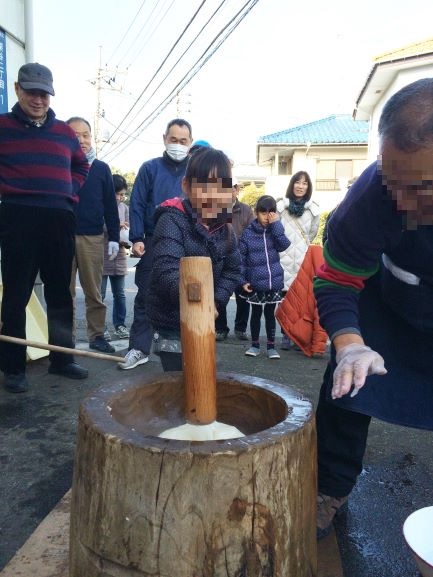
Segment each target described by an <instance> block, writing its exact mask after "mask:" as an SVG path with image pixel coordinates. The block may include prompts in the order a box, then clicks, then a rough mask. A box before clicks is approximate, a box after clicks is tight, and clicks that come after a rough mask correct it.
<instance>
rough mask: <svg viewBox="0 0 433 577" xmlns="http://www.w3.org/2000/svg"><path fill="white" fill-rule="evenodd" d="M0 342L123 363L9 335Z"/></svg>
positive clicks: (107, 356) (116, 358) (121, 359)
mask: <svg viewBox="0 0 433 577" xmlns="http://www.w3.org/2000/svg"><path fill="white" fill-rule="evenodd" d="M0 341H4V342H5V343H13V344H15V345H22V346H24V347H34V348H35V349H45V350H47V351H54V352H56V353H66V354H68V355H78V356H80V357H91V358H92V359H101V360H104V361H116V362H118V363H119V362H121V363H123V362H124V360H125V359H124V358H123V357H115V356H113V355H106V354H104V353H94V352H93V351H82V350H81V349H70V348H68V347H60V346H58V345H50V344H49V343H39V342H37V341H28V340H27V339H19V338H18V337H10V336H9V335H0Z"/></svg>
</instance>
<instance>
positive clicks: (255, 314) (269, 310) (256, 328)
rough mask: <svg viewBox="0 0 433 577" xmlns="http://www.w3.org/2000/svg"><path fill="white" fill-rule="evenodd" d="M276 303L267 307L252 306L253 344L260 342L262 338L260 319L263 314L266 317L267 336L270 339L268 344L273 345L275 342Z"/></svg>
mask: <svg viewBox="0 0 433 577" xmlns="http://www.w3.org/2000/svg"><path fill="white" fill-rule="evenodd" d="M275 306H276V304H275V303H272V304H271V303H269V304H266V305H251V307H252V308H251V320H250V327H251V341H252V342H253V343H258V342H259V337H260V319H261V317H262V312H263V314H264V316H265V329H266V336H267V339H268V344H273V343H274V342H275V327H276V321H275Z"/></svg>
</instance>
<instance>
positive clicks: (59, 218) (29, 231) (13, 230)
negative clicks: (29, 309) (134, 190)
mask: <svg viewBox="0 0 433 577" xmlns="http://www.w3.org/2000/svg"><path fill="white" fill-rule="evenodd" d="M0 246H1V272H2V277H3V298H2V307H1V318H2V323H3V326H2V331H1V332H2V334H4V335H10V336H13V337H18V338H22V339H24V338H25V337H26V306H27V303H28V302H29V299H30V296H31V294H32V290H33V285H34V282H35V279H36V276H37V273H38V272H39V273H40V276H41V280H42V282H43V284H44V296H45V301H46V303H47V320H48V340H49V343H51V344H53V345H60V346H63V347H71V348H73V347H74V344H73V338H72V319H73V309H72V296H71V292H70V288H69V287H70V283H71V271H72V259H73V256H74V249H75V217H74V214H73V212H72V211H68V210H60V209H49V208H41V207H34V206H32V207H30V206H21V205H18V204H9V203H5V202H3V203H1V204H0ZM73 360H74V357H73V355H68V354H63V353H55V352H51V353H50V361H51V363H53V364H55V365H64V364H67V363H70V362H72V361H73ZM0 369H1V370H2V371H3V372H5V373H11V374H14V373H23V372H25V370H26V348H25V347H23V346H21V345H15V344H11V343H5V342H1V343H0Z"/></svg>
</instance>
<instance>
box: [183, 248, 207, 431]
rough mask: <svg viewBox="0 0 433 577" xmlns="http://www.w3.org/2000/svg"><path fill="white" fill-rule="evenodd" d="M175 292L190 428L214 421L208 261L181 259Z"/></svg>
mask: <svg viewBox="0 0 433 577" xmlns="http://www.w3.org/2000/svg"><path fill="white" fill-rule="evenodd" d="M179 293H180V329H181V342H182V362H183V380H184V386H185V418H186V420H187V421H188V422H189V423H191V424H193V425H208V424H210V423H212V422H214V421H215V420H216V344H215V302H214V289H213V273H212V263H211V260H210V258H208V257H183V258H181V260H180V284H179Z"/></svg>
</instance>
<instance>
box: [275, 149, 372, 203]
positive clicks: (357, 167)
mask: <svg viewBox="0 0 433 577" xmlns="http://www.w3.org/2000/svg"><path fill="white" fill-rule="evenodd" d="M337 159H338V160H345V159H347V160H353V175H354V176H359V175H360V174H361V173H362V172H363V170H364V169H365V168H366V167H367V166H368V164H370V163H369V161H368V159H367V148H366V147H365V146H363V147H347V148H345V149H341V148H340V147H333V146H323V147H314V148H313V147H312V148H310V149H309V151H308V153H307V154H306V152H305V150H299V151H295V152H294V154H293V160H292V174H295V173H296V172H298V171H299V170H305V171H306V172H308V174H309V175H310V178H311V180H312V181H313V186H314V183H315V181H316V174H317V163H318V162H319V161H320V160H337ZM291 176H292V175H291V174H290V175H284V176H275V175H272V176H268V177H267V178H266V184H265V186H266V194H270V195H272V196H274V197H275V198H281V197H283V196H285V194H286V190H287V186H288V185H289V182H290V178H291ZM346 190H347V187H346V183H345V182H342V183H341V188H340V190H327V191H324V190H313V200H315V201H316V202H317V203H318V204H319V206H320V208H321V210H322V211H329V210H332V209H333V208H334V207H335V206H336V205H337V204H338V203H339V202H341V201H342V200H343V198H344V196H345V194H346Z"/></svg>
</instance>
